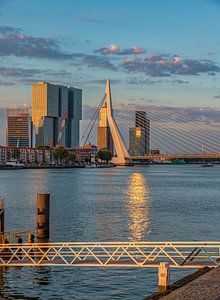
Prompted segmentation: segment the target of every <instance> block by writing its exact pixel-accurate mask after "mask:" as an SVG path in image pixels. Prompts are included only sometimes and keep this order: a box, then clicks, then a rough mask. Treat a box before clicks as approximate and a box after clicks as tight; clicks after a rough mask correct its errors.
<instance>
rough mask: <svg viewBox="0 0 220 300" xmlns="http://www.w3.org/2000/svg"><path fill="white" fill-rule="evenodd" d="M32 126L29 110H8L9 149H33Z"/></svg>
mask: <svg viewBox="0 0 220 300" xmlns="http://www.w3.org/2000/svg"><path fill="white" fill-rule="evenodd" d="M31 136H32V126H31V118H30V115H29V111H28V108H9V109H8V110H7V129H6V141H7V145H8V146H9V147H31Z"/></svg>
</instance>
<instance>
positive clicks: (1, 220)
mask: <svg viewBox="0 0 220 300" xmlns="http://www.w3.org/2000/svg"><path fill="white" fill-rule="evenodd" d="M4 225H5V205H4V199H3V198H1V197H0V243H3V242H4Z"/></svg>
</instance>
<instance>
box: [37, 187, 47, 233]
mask: <svg viewBox="0 0 220 300" xmlns="http://www.w3.org/2000/svg"><path fill="white" fill-rule="evenodd" d="M49 233H50V194H49V193H46V194H43V193H39V194H37V238H41V239H43V238H49Z"/></svg>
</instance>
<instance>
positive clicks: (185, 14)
mask: <svg viewBox="0 0 220 300" xmlns="http://www.w3.org/2000/svg"><path fill="white" fill-rule="evenodd" d="M51 4H52V2H51V1H49V0H48V1H44V6H43V8H44V9H42V5H39V2H33V1H32V2H27V1H25V0H23V1H17V0H16V1H11V0H2V1H0V18H1V23H0V71H1V72H0V74H1V75H0V99H1V101H0V107H8V106H11V105H23V104H24V103H26V104H27V105H30V104H31V84H32V83H34V82H37V81H48V82H51V83H58V84H64V85H73V86H75V87H79V88H82V89H83V103H84V105H85V104H87V105H91V106H93V105H96V104H98V103H99V102H100V99H101V98H102V96H103V95H102V94H103V87H104V84H105V83H104V82H105V79H106V78H111V82H112V84H113V85H114V89H113V97H114V102H115V103H118V102H124V103H131V102H132V103H134V104H137V105H139V104H141V105H143V104H149V103H151V104H154V105H162V106H173V107H187V106H189V107H190V106H191V107H208V106H210V107H216V108H217V109H218V108H220V106H219V99H220V85H219V79H220V51H219V50H220V42H219V40H218V36H219V29H218V28H219V25H220V18H219V16H220V1H213V0H195V1H193V3H192V1H189V0H188V1H184V3H178V6H177V5H175V2H174V1H173V0H170V1H168V2H166V5H164V2H163V1H162V0H157V1H148V2H146V1H143V0H141V1H140V0H139V1H138V2H136V4H134V3H127V2H126V1H124V0H122V1H120V2H118V1H111V2H108V1H107V2H103V1H98V0H96V1H89V0H87V1H86V4H87V5H85V3H77V4H74V3H73V2H67V1H64V4H63V5H61V4H60V3H59V1H53V6H52V8H51ZM49 9H50V10H51V9H52V13H49V14H48V10H49ZM39 18H40V24H39ZM57 20H60V21H59V22H57ZM36 24H37V25H36ZM119 29H120V30H119ZM162 32H163V34H162Z"/></svg>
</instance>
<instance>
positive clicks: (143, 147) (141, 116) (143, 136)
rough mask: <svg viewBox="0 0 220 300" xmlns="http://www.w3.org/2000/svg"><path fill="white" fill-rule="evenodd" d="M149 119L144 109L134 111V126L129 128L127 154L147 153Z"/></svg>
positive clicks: (148, 145) (140, 154)
mask: <svg viewBox="0 0 220 300" xmlns="http://www.w3.org/2000/svg"><path fill="white" fill-rule="evenodd" d="M149 148H150V120H149V119H147V118H146V112H145V111H136V112H135V127H134V128H130V129H129V154H130V155H137V156H142V155H145V154H148V153H149Z"/></svg>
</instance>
